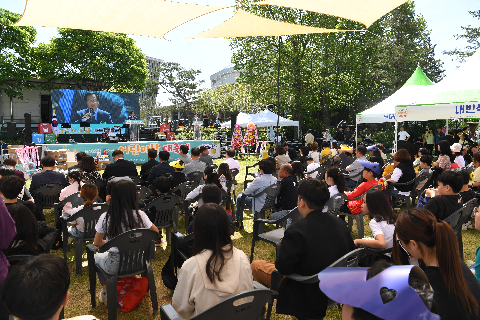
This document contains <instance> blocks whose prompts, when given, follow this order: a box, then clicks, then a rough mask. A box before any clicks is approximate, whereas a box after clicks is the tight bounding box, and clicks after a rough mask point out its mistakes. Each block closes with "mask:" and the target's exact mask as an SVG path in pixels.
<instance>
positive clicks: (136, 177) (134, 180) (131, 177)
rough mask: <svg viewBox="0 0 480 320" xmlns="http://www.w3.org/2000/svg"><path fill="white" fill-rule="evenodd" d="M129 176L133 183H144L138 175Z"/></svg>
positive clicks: (141, 184)
mask: <svg viewBox="0 0 480 320" xmlns="http://www.w3.org/2000/svg"><path fill="white" fill-rule="evenodd" d="M129 178H130V179H132V181H133V183H135V184H136V185H137V186H143V185H144V184H145V181H143V179H142V178H140V177H138V176H129Z"/></svg>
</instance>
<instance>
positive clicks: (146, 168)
mask: <svg viewBox="0 0 480 320" xmlns="http://www.w3.org/2000/svg"><path fill="white" fill-rule="evenodd" d="M157 164H158V161H157V150H155V149H153V148H150V149H148V161H147V162H145V163H144V164H142V166H141V168H140V178H142V180H143V181H147V180H148V175H149V174H150V171H151V170H152V168H153V167H155V166H156V165H157Z"/></svg>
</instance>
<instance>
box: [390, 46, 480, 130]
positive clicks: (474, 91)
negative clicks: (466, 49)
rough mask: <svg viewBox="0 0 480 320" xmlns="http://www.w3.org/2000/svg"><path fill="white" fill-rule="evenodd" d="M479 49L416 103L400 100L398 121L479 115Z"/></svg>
mask: <svg viewBox="0 0 480 320" xmlns="http://www.w3.org/2000/svg"><path fill="white" fill-rule="evenodd" d="M479 72H480V50H478V51H477V52H475V54H474V55H473V56H471V57H470V59H468V61H467V62H465V63H464V64H462V65H461V66H460V67H459V68H458V69H457V70H455V71H454V72H453V73H452V75H450V76H448V77H446V78H445V79H443V80H442V81H440V82H439V83H438V84H436V85H434V86H433V87H431V88H429V89H431V90H427V91H426V92H425V94H424V95H423V96H422V97H421V99H419V101H417V102H416V103H410V104H399V105H398V106H397V107H396V108H395V110H396V117H397V119H398V121H421V120H434V119H458V118H480V83H479V82H478V74H479Z"/></svg>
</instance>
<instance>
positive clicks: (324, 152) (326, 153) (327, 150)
mask: <svg viewBox="0 0 480 320" xmlns="http://www.w3.org/2000/svg"><path fill="white" fill-rule="evenodd" d="M327 156H330V157H331V156H332V150H330V148H325V149H323V150H322V152H320V157H322V160H320V163H324V162H325V157H327Z"/></svg>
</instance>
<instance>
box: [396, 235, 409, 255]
mask: <svg viewBox="0 0 480 320" xmlns="http://www.w3.org/2000/svg"><path fill="white" fill-rule="evenodd" d="M397 242H398V245H399V246H400V247H401V248H402V249H403V251H405V252H406V253H407V255H408V258H410V253H409V252H408V251H407V249H405V248H404V247H403V245H402V242H401V241H400V239H398V240H397Z"/></svg>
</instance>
